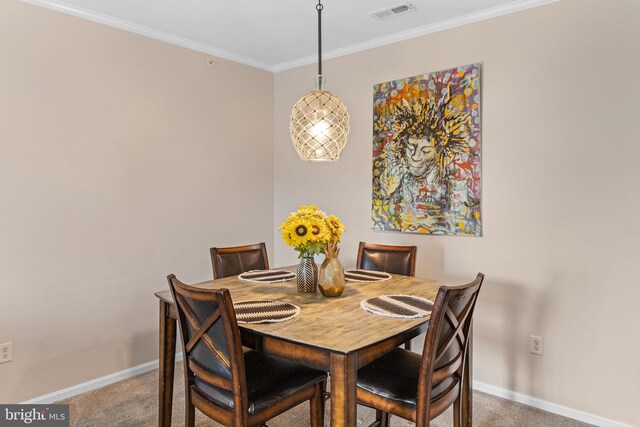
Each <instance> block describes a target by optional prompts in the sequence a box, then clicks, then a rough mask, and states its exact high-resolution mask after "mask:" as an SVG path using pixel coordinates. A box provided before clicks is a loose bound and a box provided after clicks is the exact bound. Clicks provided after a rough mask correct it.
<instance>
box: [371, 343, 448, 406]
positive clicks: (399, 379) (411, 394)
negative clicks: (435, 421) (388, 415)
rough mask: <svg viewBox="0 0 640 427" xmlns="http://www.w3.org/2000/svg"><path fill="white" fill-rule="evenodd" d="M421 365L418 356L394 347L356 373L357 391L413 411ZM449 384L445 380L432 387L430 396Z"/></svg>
mask: <svg viewBox="0 0 640 427" xmlns="http://www.w3.org/2000/svg"><path fill="white" fill-rule="evenodd" d="M421 363H422V355H421V354H419V353H414V352H412V351H408V350H404V349H401V348H396V349H395V350H393V351H392V352H391V353H388V354H386V355H384V356H382V357H381V358H380V359H378V360H375V361H373V362H371V363H370V364H368V365H367V366H364V367H363V368H360V369H359V370H358V388H360V389H363V390H365V391H368V392H370V393H374V394H376V395H378V396H383V397H385V398H387V399H390V400H393V401H395V402H397V403H400V404H405V405H407V406H411V407H413V408H415V407H416V405H417V401H416V397H417V395H418V376H419V373H420V365H421ZM452 382H453V380H452V378H451V377H448V378H447V379H445V380H444V381H442V382H441V383H440V384H438V385H437V386H434V387H433V389H432V394H433V396H437V395H438V394H439V393H440V392H442V391H445V390H446V389H447V388H448V387H449V386H450V385H451V383H452Z"/></svg>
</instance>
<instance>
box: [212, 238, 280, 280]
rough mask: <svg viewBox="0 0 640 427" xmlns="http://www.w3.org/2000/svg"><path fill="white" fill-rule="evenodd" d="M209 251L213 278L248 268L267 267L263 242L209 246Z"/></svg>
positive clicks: (265, 249) (219, 277) (265, 268)
mask: <svg viewBox="0 0 640 427" xmlns="http://www.w3.org/2000/svg"><path fill="white" fill-rule="evenodd" d="M210 251H211V265H212V266H213V278H214V279H222V278H223V277H229V276H237V275H238V274H241V273H245V272H247V271H250V270H268V269H269V259H268V257H267V246H266V245H265V244H264V242H262V243H256V244H255V245H245V246H233V247H228V248H211V249H210Z"/></svg>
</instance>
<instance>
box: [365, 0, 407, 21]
mask: <svg viewBox="0 0 640 427" xmlns="http://www.w3.org/2000/svg"><path fill="white" fill-rule="evenodd" d="M415 9H416V7H415V6H414V5H412V4H411V3H401V4H397V5H395V6H391V7H385V8H384V9H380V10H376V11H374V12H371V13H370V14H369V15H371V17H372V18H374V19H378V20H380V21H385V20H387V19H389V18H393V17H394V16H398V15H403V14H406V13H409V12H411V11H413V10H415Z"/></svg>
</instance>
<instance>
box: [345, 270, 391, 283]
mask: <svg viewBox="0 0 640 427" xmlns="http://www.w3.org/2000/svg"><path fill="white" fill-rule="evenodd" d="M344 278H345V280H348V281H350V282H382V281H384V280H389V279H391V275H390V274H389V273H385V272H383V271H372V270H361V269H359V268H351V269H349V270H347V271H345V272H344Z"/></svg>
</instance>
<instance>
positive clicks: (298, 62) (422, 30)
mask: <svg viewBox="0 0 640 427" xmlns="http://www.w3.org/2000/svg"><path fill="white" fill-rule="evenodd" d="M558 1H560V0H518V1H514V2H512V3H508V4H505V5H502V6H496V7H493V8H491V9H486V10H482V11H480V12H474V13H470V14H467V15H463V16H459V17H456V18H451V19H447V20H444V21H439V22H435V23H433V24H429V25H424V26H422V27H417V28H412V29H410V30H407V31H402V32H400V33H395V34H391V35H389V36H384V37H379V38H377V39H373V40H369V41H366V42H362V43H356V44H352V45H349V46H345V47H342V48H339V49H333V50H329V51H325V52H323V53H322V57H323V59H331V58H337V57H340V56H346V55H351V54H353V53H357V52H361V51H363V50H368V49H373V48H376V47H380V46H385V45H388V44H392V43H397V42H400V41H404V40H409V39H413V38H416V37H420V36H424V35H427V34H432V33H437V32H438V31H444V30H448V29H451V28H456V27H461V26H463V25H468V24H473V23H475V22H480V21H484V20H487V19H491V18H495V17H498V16H502V15H507V14H509V13H514V12H519V11H522V10H526V9H531V8H532V7H537V6H542V5H545V4H549V3H555V2H558ZM316 61H317V55H312V56H307V57H304V58H299V59H294V60H293V61H287V62H282V63H280V64H276V65H274V66H273V71H274V72H275V73H278V72H280V71H285V70H289V69H292V68H297V67H301V66H303V65H309V64H315V63H316Z"/></svg>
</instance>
